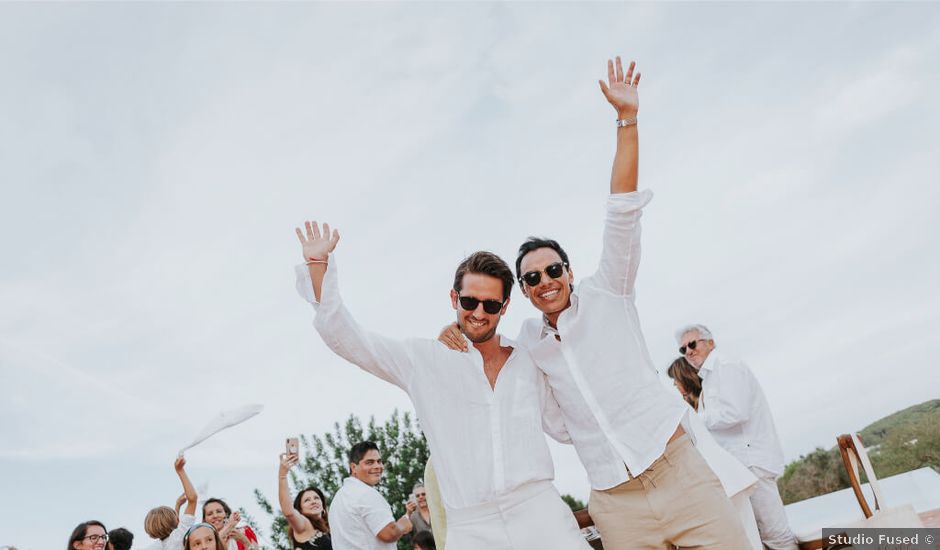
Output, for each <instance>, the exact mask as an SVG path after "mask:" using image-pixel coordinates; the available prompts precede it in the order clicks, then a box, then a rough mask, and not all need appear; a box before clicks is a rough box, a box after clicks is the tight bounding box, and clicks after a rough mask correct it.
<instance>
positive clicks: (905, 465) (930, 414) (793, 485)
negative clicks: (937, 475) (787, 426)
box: [777, 399, 940, 504]
mask: <svg viewBox="0 0 940 550" xmlns="http://www.w3.org/2000/svg"><path fill="white" fill-rule="evenodd" d="M859 434H860V435H861V438H862V442H863V443H864V444H865V447H866V448H868V456H869V457H871V462H872V466H873V467H874V469H875V475H877V476H878V477H879V478H884V477H889V476H893V475H895V474H899V473H902V472H907V471H910V470H916V469H918V468H923V467H924V466H930V467H932V468H933V469H934V470H937V471H938V472H940V399H934V400H931V401H927V402H926V403H921V404H920V405H914V406H913V407H908V408H906V409H904V410H902V411H898V412H896V413H894V414H892V415H889V416H886V417H884V418H882V419H881V420H878V421H876V422H873V423H872V424H870V425H869V426H867V427H866V428H864V429H862V430H861V431H860V432H859ZM833 440H835V436H833ZM777 484H778V486H779V487H780V496H781V497H783V502H784V504H789V503H791V502H799V501H801V500H805V499H807V498H811V497H815V496H818V495H824V494H826V493H831V492H832V491H837V490H839V489H844V488H846V487H848V486H849V478H848V476H847V475H846V473H845V466H843V464H842V457H841V455H840V454H839V448H838V446H833V447H832V448H831V449H828V450H827V449H823V448H822V447H818V448H817V449H816V450H815V451H813V452H811V453H809V454H808V455H804V456H801V457H800V458H799V459H798V460H795V461H793V462H791V463H790V464H788V465H787V468H786V470H785V471H784V473H783V476H782V477H781V478H780V480H779V481H778V482H777Z"/></svg>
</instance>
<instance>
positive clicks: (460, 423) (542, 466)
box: [296, 255, 570, 509]
mask: <svg viewBox="0 0 940 550" xmlns="http://www.w3.org/2000/svg"><path fill="white" fill-rule="evenodd" d="M296 271H297V290H298V291H299V292H300V293H301V295H302V296H303V297H304V298H305V299H306V300H307V301H309V302H310V303H312V304H313V305H314V307H315V308H316V310H317V314H316V317H315V319H314V326H315V327H316V329H317V331H318V332H319V333H320V335H321V336H322V337H323V341H324V342H325V343H326V344H327V346H329V348H330V349H332V350H333V351H334V352H336V354H337V355H339V356H341V357H343V358H344V359H346V360H347V361H349V362H350V363H353V364H355V365H357V366H359V367H360V368H362V369H363V370H365V371H366V372H369V373H371V374H374V375H375V376H377V377H379V378H381V379H383V380H385V381H387V382H390V383H392V384H394V385H396V386H398V387H399V388H401V389H403V390H405V392H406V393H407V394H408V396H409V397H410V398H411V401H412V403H413V404H414V407H415V412H416V413H417V416H418V419H419V421H420V423H421V428H422V430H423V431H424V434H425V436H426V437H427V440H428V446H429V447H430V449H431V455H432V456H433V457H434V467H435V470H436V471H437V475H438V482H439V485H440V490H441V499H442V500H443V501H444V505H445V508H448V509H460V508H466V507H469V506H475V505H478V504H482V503H485V502H491V501H493V500H495V498H496V497H497V496H499V495H502V494H505V493H508V492H510V491H512V490H513V489H515V488H517V487H519V486H521V485H523V484H526V483H529V482H533V481H540V480H549V481H550V480H552V479H554V477H555V470H554V466H553V464H552V458H551V454H550V453H549V450H548V445H547V443H546V441H545V435H544V433H543V430H544V431H545V432H546V433H549V434H550V435H552V437H554V438H556V439H558V440H559V441H562V442H569V441H570V440H569V439H568V437H567V433H566V432H565V430H564V424H563V422H562V420H561V413H560V411H559V410H558V405H557V403H556V402H555V401H554V399H553V398H552V397H551V389H550V388H549V387H548V384H547V383H546V381H545V377H544V375H543V374H542V373H541V372H540V371H539V370H538V369H537V368H536V367H535V363H534V362H533V361H532V358H531V356H530V355H529V353H528V352H527V351H526V350H525V349H524V348H522V347H519V346H515V344H514V343H513V342H512V341H510V340H509V339H507V338H505V337H500V344H501V345H503V346H513V347H514V349H513V352H512V354H511V355H510V356H509V358H508V359H507V360H506V363H505V365H504V366H503V368H502V369H501V370H500V372H499V376H498V377H497V381H496V387H495V389H494V388H491V387H490V384H489V381H488V380H487V379H486V375H485V374H484V372H483V357H482V355H480V352H479V351H477V349H476V348H474V347H473V346H470V351H469V352H468V353H462V352H459V351H453V350H450V349H447V347H446V346H444V344H442V343H440V342H438V341H437V340H431V339H421V338H413V339H408V340H405V341H398V340H393V339H390V338H386V337H383V336H380V335H378V334H375V333H372V332H369V331H367V330H365V329H363V328H362V327H360V326H359V324H358V323H356V321H355V320H354V319H353V317H352V316H351V315H350V314H349V311H348V310H347V309H346V307H345V306H344V305H343V302H342V299H341V297H340V293H339V289H338V283H337V266H336V257H335V255H331V256H330V259H329V265H328V267H327V271H326V275H325V276H324V280H323V286H322V288H321V292H320V303H319V304H317V303H316V301H315V299H314V296H313V291H312V286H311V283H310V274H309V271H308V269H307V267H306V266H304V265H300V266H297V270H296ZM543 411H544V415H543Z"/></svg>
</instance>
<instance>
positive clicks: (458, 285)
mask: <svg viewBox="0 0 940 550" xmlns="http://www.w3.org/2000/svg"><path fill="white" fill-rule="evenodd" d="M467 273H479V274H482V275H489V276H490V277H494V278H496V279H499V280H501V281H502V282H503V301H504V302H505V301H506V300H507V299H509V294H510V293H512V286H513V280H512V270H511V269H509V264H507V263H506V262H504V261H503V259H502V258H500V257H499V256H497V255H496V254H493V253H492V252H486V251H485V250H481V251H479V252H474V253H473V254H471V255H469V256H467V257H466V258H464V260H463V261H462V262H460V265H458V266H457V272H456V273H454V290H456V291H457V292H458V293H459V292H460V290H461V289H462V288H463V276H464V275H466V274H467Z"/></svg>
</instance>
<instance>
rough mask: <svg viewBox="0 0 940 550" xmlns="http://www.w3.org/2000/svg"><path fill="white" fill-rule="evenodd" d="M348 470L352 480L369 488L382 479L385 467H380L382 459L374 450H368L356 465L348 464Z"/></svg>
mask: <svg viewBox="0 0 940 550" xmlns="http://www.w3.org/2000/svg"><path fill="white" fill-rule="evenodd" d="M349 469H350V473H351V474H352V476H353V477H354V478H356V479H358V480H359V481H361V482H363V483H365V484H366V485H369V486H370V487H375V486H376V485H378V484H379V481H380V480H381V479H382V472H384V471H385V466H384V465H382V457H381V456H379V452H378V451H376V450H375V449H370V450H368V451H366V454H365V455H363V457H362V460H360V461H359V463H358V464H350V465H349Z"/></svg>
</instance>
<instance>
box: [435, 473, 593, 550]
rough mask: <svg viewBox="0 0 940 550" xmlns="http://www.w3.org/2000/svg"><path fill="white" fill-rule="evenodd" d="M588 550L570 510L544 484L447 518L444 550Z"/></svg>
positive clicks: (518, 490)
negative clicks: (445, 549)
mask: <svg viewBox="0 0 940 550" xmlns="http://www.w3.org/2000/svg"><path fill="white" fill-rule="evenodd" d="M483 548H485V549H486V550H577V549H583V550H589V549H590V546H589V545H588V543H587V541H586V540H585V539H584V536H582V535H581V533H580V532H579V531H578V523H577V521H575V519H574V515H573V514H572V513H571V509H570V508H568V506H567V505H566V504H565V502H564V501H563V500H561V495H559V494H558V491H557V490H556V489H555V486H554V485H552V483H551V482H550V481H536V482H533V483H529V484H527V485H523V486H522V487H518V488H516V489H515V490H514V491H512V492H510V493H506V494H503V495H500V496H499V497H498V498H496V499H495V500H494V501H492V502H488V503H485V504H480V505H478V506H472V507H470V508H464V509H462V510H456V511H454V512H453V513H450V512H448V515H447V550H479V549H483Z"/></svg>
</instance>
